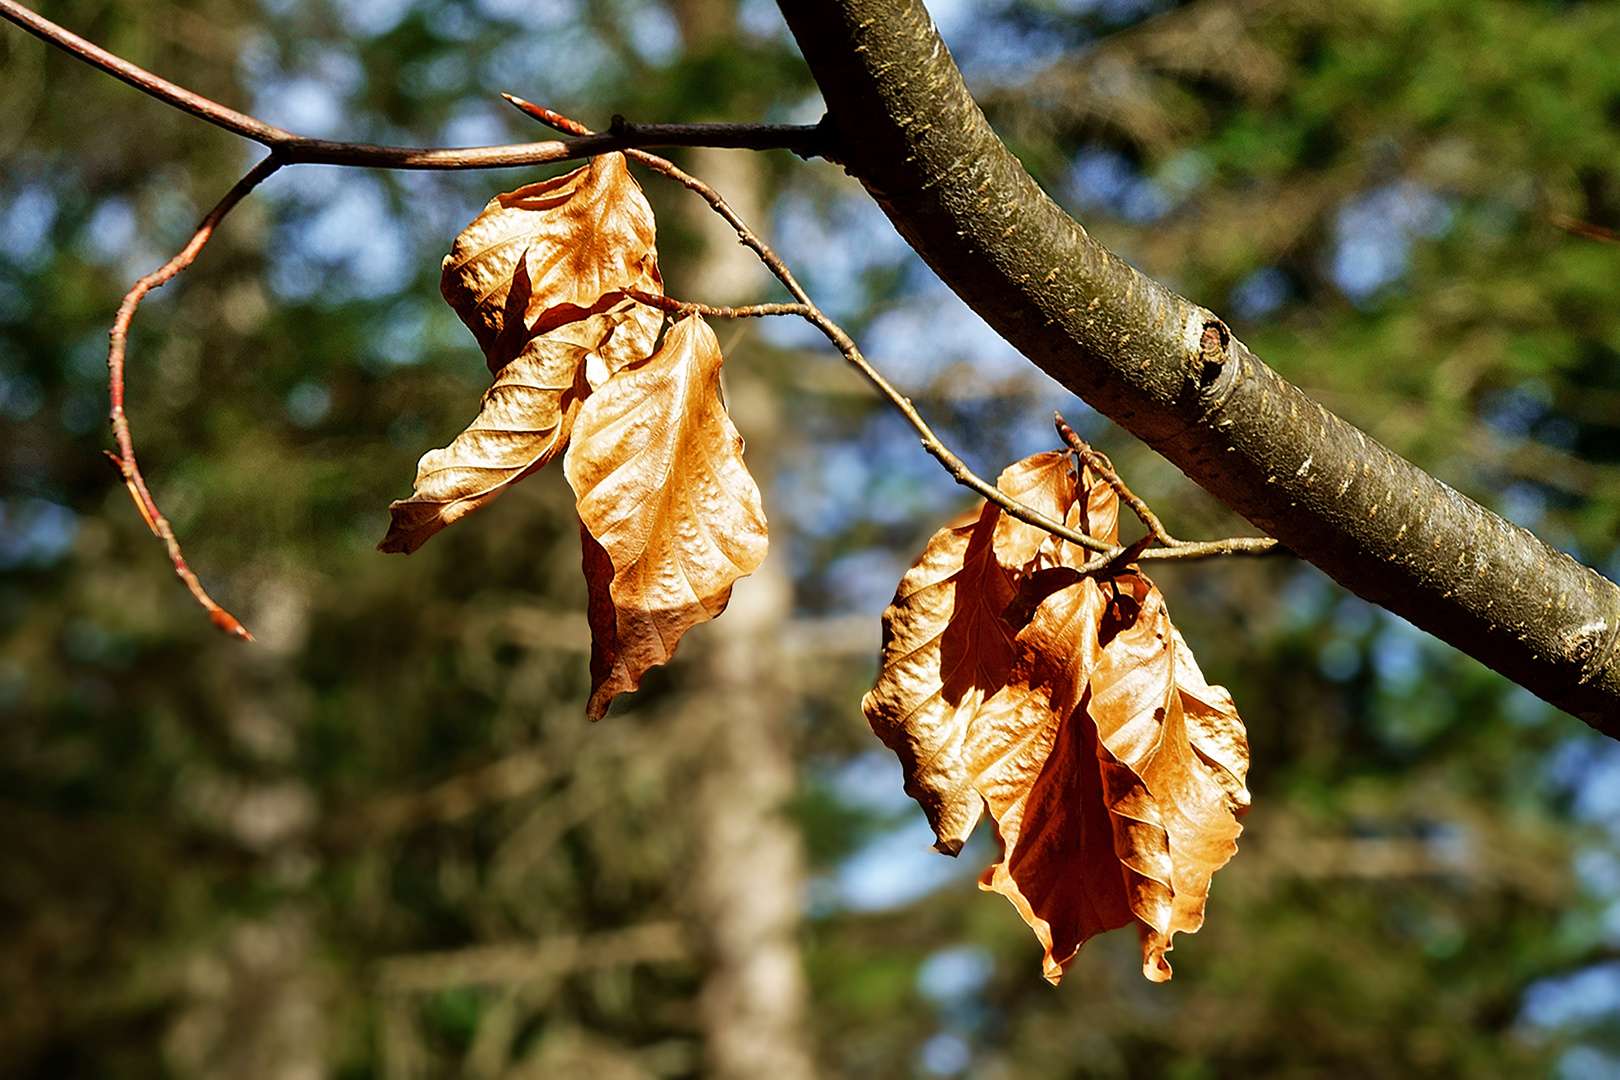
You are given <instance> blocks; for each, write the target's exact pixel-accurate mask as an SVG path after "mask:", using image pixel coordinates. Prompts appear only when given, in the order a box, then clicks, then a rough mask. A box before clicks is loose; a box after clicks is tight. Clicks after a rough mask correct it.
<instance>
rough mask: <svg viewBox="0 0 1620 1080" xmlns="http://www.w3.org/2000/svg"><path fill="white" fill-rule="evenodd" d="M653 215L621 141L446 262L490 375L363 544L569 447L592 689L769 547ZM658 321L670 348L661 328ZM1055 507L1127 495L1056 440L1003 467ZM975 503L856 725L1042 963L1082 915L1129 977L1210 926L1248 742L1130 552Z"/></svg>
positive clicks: (940, 545)
mask: <svg viewBox="0 0 1620 1080" xmlns="http://www.w3.org/2000/svg"><path fill="white" fill-rule="evenodd" d="M654 241H655V236H654V224H653V216H652V210H651V208H650V207H649V206H648V205H647V202H646V199H645V198H644V197H643V195H642V193H641V189H640V187H639V186H638V185H637V184H636V182H635V180H634V179H632V178H631V176H630V173H629V171H628V169H627V168H626V166H625V159H624V157H623V156H622V155H620V154H608V155H604V156H602V157H598V158H594V159H592V161H591V162H590V164H588V165H586V166H584V167H582V168H580V169H577V170H575V171H574V172H571V173H568V174H567V175H565V176H561V177H557V178H555V179H552V180H546V181H543V182H541V183H538V184H532V185H530V186H528V187H524V188H520V189H519V190H517V191H514V192H511V193H510V194H506V195H501V196H498V197H496V198H495V199H494V200H493V201H491V202H490V204H489V205H488V206H487V207H485V209H484V212H483V213H482V214H480V215H479V216H478V218H477V219H476V220H475V221H473V223H472V224H471V225H469V226H468V227H467V229H466V230H465V231H464V232H463V233H462V234H461V236H460V237H458V238H457V239H456V242H455V245H454V247H453V249H452V250H451V253H450V255H449V256H448V257H446V259H445V261H444V275H443V279H442V283H441V287H442V290H443V292H444V296H445V299H446V300H448V301H449V302H450V305H451V306H452V307H454V308H455V310H456V312H457V314H459V315H460V316H461V319H462V321H463V322H465V323H466V324H467V326H468V327H469V328H470V329H471V330H472V332H473V334H474V336H476V337H477V339H478V343H479V345H480V346H481V347H482V348H483V351H484V355H485V356H486V357H487V359H488V362H489V368H490V371H491V372H492V373H493V374H494V376H495V381H494V384H493V385H492V386H491V387H490V388H489V390H488V392H487V393H485V395H484V398H483V402H482V404H481V405H480V407H479V411H478V416H477V418H476V419H475V420H474V421H473V422H472V424H471V425H470V426H468V428H467V430H465V431H463V432H462V433H461V434H460V435H459V436H457V437H456V439H455V440H454V441H453V442H451V444H450V445H449V446H447V447H444V448H443V449H440V450H433V451H430V452H428V453H427V454H425V455H424V456H423V457H422V460H421V463H420V464H419V465H418V468H417V474H416V487H415V491H414V493H413V494H412V495H411V497H410V498H408V499H404V500H401V501H399V502H396V503H394V504H393V506H392V507H391V510H392V513H393V522H392V525H391V527H390V529H389V531H388V535H387V536H386V537H385V538H384V539H383V541H382V543H381V544H380V545H378V546H379V547H380V548H381V549H382V550H384V551H402V552H411V551H415V550H416V549H417V548H419V547H421V546H422V544H424V543H426V542H427V540H428V539H429V538H430V537H432V536H433V535H434V534H435V533H437V532H438V531H439V530H440V529H442V528H444V527H445V526H446V525H449V524H450V523H452V522H454V521H456V520H457V519H459V518H461V517H463V516H465V515H466V514H469V513H471V512H473V511H474V510H477V509H478V508H480V507H482V506H484V505H486V504H488V503H489V502H490V501H491V500H493V499H495V498H496V497H497V496H499V495H500V494H501V492H503V491H505V490H506V489H507V488H508V487H510V486H511V485H512V484H514V483H516V482H517V481H519V480H521V479H523V478H524V477H525V476H528V475H529V474H530V473H533V472H534V471H536V470H537V469H539V468H541V467H542V466H544V465H545V464H546V463H547V462H549V461H551V460H552V459H553V458H555V457H556V456H557V455H558V454H562V455H563V471H564V473H565V474H566V476H567V478H568V482H569V483H570V484H571V485H572V486H573V489H574V493H575V495H576V497H577V505H578V510H579V519H580V526H581V528H580V539H581V543H582V545H583V548H584V560H583V561H584V570H585V579H586V583H587V585H588V589H589V621H590V626H591V632H592V652H591V683H592V686H591V698H590V702H589V705H588V706H587V712H588V714H589V715H590V717H591V719H593V720H594V719H598V718H600V717H601V716H602V715H603V714H604V713H605V712H606V711H607V708H608V705H609V703H610V702H611V701H612V699H613V697H614V695H616V694H618V693H620V692H622V691H627V690H634V689H635V688H636V687H637V685H638V684H639V682H640V680H641V677H642V676H643V675H644V674H645V673H646V672H647V671H648V669H650V668H652V667H653V666H655V665H658V664H662V663H664V662H665V661H666V660H668V659H669V657H670V656H671V654H672V653H673V652H674V650H675V646H676V643H677V642H678V641H679V640H680V638H681V636H682V635H683V634H684V633H685V632H686V631H687V630H688V629H690V628H691V627H693V626H695V625H697V624H698V623H700V622H704V621H706V620H708V619H711V618H713V617H714V616H715V615H717V614H719V613H720V611H721V610H722V609H723V608H724V607H725V606H726V602H727V600H728V599H729V598H730V595H731V587H732V584H733V583H734V582H735V581H736V580H737V579H738V578H739V577H742V576H744V575H746V574H748V573H751V572H752V571H753V570H754V569H755V568H756V567H758V565H759V563H760V561H761V560H762V559H763V558H764V557H765V547H766V533H765V515H764V511H763V509H762V507H761V504H760V496H759V488H758V487H757V486H756V485H755V483H754V481H753V478H752V477H751V476H750V475H749V474H748V470H747V469H746V468H745V467H744V465H743V460H742V439H741V437H740V436H739V435H738V434H737V431H736V429H735V428H734V427H733V426H732V424H731V420H730V418H729V417H728V416H727V415H726V411H725V407H724V405H723V403H722V401H721V398H720V393H719V379H720V363H721V357H720V348H719V345H718V343H717V342H716V340H715V336H714V333H713V332H712V331H711V330H710V329H709V327H708V326H707V324H705V323H704V322H703V320H702V319H701V318H698V317H696V316H688V317H686V318H682V319H680V320H678V321H676V322H675V323H674V324H673V325H671V326H669V327H668V328H667V329H666V328H665V326H664V322H665V316H664V314H663V313H662V311H661V310H660V309H659V308H656V307H653V306H651V305H649V304H646V303H643V302H640V301H638V300H637V299H636V298H635V296H634V295H633V294H635V293H640V294H642V295H646V294H649V293H650V294H661V292H662V286H663V283H662V279H661V278H660V276H659V273H658V257H657V250H656V247H655V242H654ZM660 338H661V339H662V340H660ZM999 485H1000V487H1001V489H1002V490H1003V491H1005V492H1006V493H1007V494H1009V495H1011V496H1012V497H1014V498H1015V499H1017V500H1019V501H1020V502H1022V503H1024V504H1025V505H1027V506H1030V507H1033V508H1034V509H1036V510H1039V511H1041V512H1042V513H1044V514H1045V515H1046V516H1047V517H1049V518H1052V519H1054V520H1059V521H1063V522H1065V523H1066V524H1068V525H1069V526H1070V527H1071V528H1074V529H1077V530H1081V531H1084V532H1086V533H1088V534H1089V535H1091V536H1093V537H1095V538H1097V539H1098V540H1102V541H1105V542H1107V543H1110V544H1113V543H1117V533H1118V519H1119V500H1118V498H1117V496H1116V495H1115V493H1114V491H1113V490H1112V489H1111V488H1110V486H1109V485H1108V484H1107V483H1104V482H1102V481H1101V480H1100V479H1099V478H1098V477H1097V476H1096V475H1095V474H1094V473H1093V472H1092V470H1091V469H1090V468H1089V467H1082V469H1081V471H1080V472H1079V474H1077V473H1076V471H1075V467H1074V465H1073V464H1072V461H1071V459H1070V457H1069V455H1067V454H1066V453H1049V454H1039V455H1036V456H1034V457H1031V458H1029V459H1027V460H1025V461H1023V462H1020V463H1019V464H1018V465H1015V466H1013V467H1012V468H1010V469H1008V470H1007V471H1006V472H1004V473H1003V474H1002V475H1001V478H1000V480H999ZM1090 556H1091V553H1090V552H1087V551H1084V550H1081V549H1080V548H1078V547H1077V546H1075V545H1073V544H1071V543H1068V542H1066V541H1063V540H1061V539H1059V538H1057V537H1054V536H1052V535H1050V534H1049V533H1047V532H1045V531H1043V530H1041V529H1038V528H1035V527H1033V526H1030V525H1026V524H1024V523H1022V522H1020V521H1017V520H1015V519H1014V518H1012V517H1009V516H1007V515H1006V514H1004V513H1003V512H1002V511H1001V510H1000V508H998V507H996V506H993V505H990V504H988V503H987V504H986V505H985V506H984V508H983V509H982V510H980V511H979V512H978V513H977V514H974V515H972V516H970V517H967V518H964V519H963V520H961V521H959V522H958V523H956V524H954V525H952V526H950V527H948V528H946V529H943V530H941V531H940V532H939V533H937V534H936V535H935V536H934V538H933V540H932V541H931V542H930V543H929V545H928V548H927V550H926V551H925V552H924V553H923V556H922V558H921V559H920V560H919V561H918V562H917V564H916V565H915V566H914V567H912V569H911V570H910V572H909V573H907V574H906V576H905V577H904V579H903V580H902V581H901V583H900V588H899V592H898V593H897V594H896V596H895V600H894V603H893V604H892V605H891V606H890V607H889V609H888V611H887V612H886V613H885V615H884V624H883V625H884V644H883V656H882V671H881V674H880V676H879V679H878V683H877V686H876V687H875V688H874V689H873V690H872V692H871V693H870V694H868V695H867V697H866V700H865V702H864V703H863V704H864V708H865V711H866V714H867V718H868V719H869V720H870V721H871V724H872V727H873V730H875V731H876V732H877V733H878V735H879V736H880V737H882V739H883V741H884V742H885V743H887V744H888V745H889V746H890V747H891V748H892V749H893V750H894V751H895V752H896V753H897V754H898V755H899V756H900V760H901V762H902V763H903V765H904V766H905V771H906V790H907V791H908V792H909V793H910V794H911V795H912V796H913V797H914V798H915V799H917V801H918V802H919V803H921V804H922V807H923V809H924V810H925V811H926V812H927V815H928V819H929V821H930V822H931V823H932V825H933V827H934V831H935V834H936V835H937V837H938V840H939V843H938V847H939V848H940V850H942V851H945V852H948V853H950V854H953V855H954V854H956V853H957V852H958V851H960V850H961V848H962V845H963V843H964V842H965V841H966V840H967V837H968V834H969V833H970V832H971V831H972V829H973V827H974V825H975V823H976V822H977V821H978V819H979V817H980V815H981V814H982V813H983V812H984V810H985V809H988V810H989V812H990V816H991V817H992V818H993V819H994V821H995V828H996V832H997V835H998V837H999V839H1000V841H1001V844H1002V859H1001V861H1000V862H998V863H997V864H996V865H994V866H992V867H991V868H990V869H989V870H988V871H986V872H985V875H984V877H983V878H982V879H981V884H982V886H983V887H984V888H986V889H992V890H995V891H997V892H1000V893H1003V894H1004V895H1006V896H1007V897H1008V898H1009V899H1010V900H1011V901H1012V902H1013V903H1014V904H1015V905H1016V906H1017V907H1018V910H1019V911H1020V912H1021V913H1022V914H1023V916H1024V918H1025V919H1026V920H1028V922H1029V924H1030V926H1031V927H1033V928H1034V930H1035V933H1036V935H1037V936H1038V937H1039V939H1040V941H1041V943H1042V945H1044V946H1045V949H1046V958H1045V970H1046V975H1047V978H1049V979H1051V980H1052V981H1054V982H1055V981H1057V979H1058V978H1059V976H1060V975H1061V974H1062V972H1063V969H1064V967H1065V966H1066V965H1068V964H1069V963H1070V961H1072V960H1073V958H1074V956H1075V954H1076V953H1077V951H1078V950H1079V948H1080V946H1081V945H1082V944H1083V943H1084V942H1085V941H1086V939H1088V938H1090V937H1091V936H1092V935H1094V934H1098V933H1101V932H1103V931H1105V930H1110V929H1113V928H1115V927H1120V926H1127V925H1130V924H1131V923H1135V924H1137V926H1138V927H1139V928H1140V931H1141V934H1142V950H1143V971H1144V972H1145V973H1146V975H1147V976H1148V978H1150V979H1153V980H1155V981H1160V980H1163V979H1167V978H1169V976H1170V966H1169V964H1168V963H1166V961H1165V959H1164V954H1165V953H1166V952H1168V951H1169V950H1170V948H1171V939H1172V938H1173V936H1174V935H1175V934H1176V933H1178V932H1191V931H1193V930H1197V929H1198V927H1199V926H1200V925H1201V924H1202V922H1203V914H1204V900H1205V897H1206V896H1207V894H1208V892H1209V885H1210V878H1211V875H1213V874H1214V872H1215V871H1216V870H1217V869H1219V868H1220V867H1221V866H1222V865H1224V864H1225V863H1226V861H1227V860H1228V859H1229V858H1230V857H1231V856H1232V854H1233V852H1234V851H1235V850H1236V845H1235V840H1236V837H1237V835H1238V832H1239V826H1238V823H1237V818H1238V816H1239V815H1240V814H1241V813H1242V812H1243V810H1244V808H1245V807H1246V806H1247V805H1248V792H1247V791H1246V790H1245V789H1244V775H1245V772H1246V771H1247V765H1248V750H1247V746H1246V744H1245V741H1244V733H1243V726H1242V723H1241V722H1240V721H1239V719H1238V717H1237V713H1236V711H1235V710H1234V709H1233V706H1232V699H1231V697H1230V696H1229V695H1228V694H1227V693H1226V691H1225V690H1223V689H1221V688H1220V687H1216V686H1210V685H1209V684H1208V683H1206V682H1205V681H1204V678H1203V676H1202V674H1200V673H1199V670H1198V665H1197V663H1196V662H1195V661H1194V660H1193V657H1192V654H1191V652H1189V651H1188V649H1187V645H1186V642H1184V641H1183V640H1182V638H1181V635H1180V634H1179V633H1178V632H1177V631H1176V629H1175V627H1174V626H1172V625H1171V623H1170V617H1169V615H1168V614H1167V613H1166V611H1165V606H1164V599H1163V597H1162V596H1161V595H1160V594H1159V591H1158V590H1157V589H1156V588H1154V586H1153V584H1152V583H1151V582H1150V581H1148V579H1147V578H1146V577H1145V576H1143V575H1142V573H1141V572H1140V571H1139V570H1138V569H1137V568H1136V567H1135V566H1134V565H1132V566H1129V567H1125V568H1123V569H1111V570H1106V571H1104V572H1102V573H1096V572H1087V573H1082V567H1084V566H1085V564H1086V560H1087V559H1088V558H1089V557H1090Z"/></svg>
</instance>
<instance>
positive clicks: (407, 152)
mask: <svg viewBox="0 0 1620 1080" xmlns="http://www.w3.org/2000/svg"><path fill="white" fill-rule="evenodd" d="M0 17H3V18H6V19H9V20H10V21H11V22H14V23H16V24H17V25H18V26H20V27H22V28H23V29H24V30H26V31H28V32H29V33H30V34H33V35H34V36H35V37H37V38H40V39H41V40H43V41H45V42H47V43H49V44H51V45H55V46H56V47H57V48H59V49H61V50H62V51H64V52H66V53H68V54H70V55H72V56H74V57H76V58H78V59H79V60H82V61H84V62H85V63H87V64H89V65H91V66H92V67H95V68H99V69H100V70H102V71H104V72H106V73H107V74H109V75H111V76H113V77H114V78H116V79H120V80H122V81H123V82H126V83H128V84H129V85H130V86H133V87H135V88H136V89H137V90H140V91H142V92H144V93H147V94H150V95H151V96H152V97H155V98H157V99H158V100H159V101H162V102H164V103H165V104H168V105H172V106H174V107H175V108H177V109H180V110H182V111H183V112H188V113H190V114H191V115H192V116H195V117H197V118H199V119H201V120H206V121H207V122H208V123H210V124H213V125H214V126H215V127H219V128H223V129H224V130H226V131H230V132H233V133H235V134H237V135H241V136H242V137H243V138H247V139H252V140H253V141H254V142H257V143H261V144H263V145H264V146H266V147H268V148H270V149H271V150H274V151H277V152H278V153H279V155H280V157H281V161H282V163H283V164H286V165H296V164H306V165H350V166H360V167H372V168H380V169H497V168H506V167H510V166H514V165H543V164H547V163H550V162H557V161H572V160H577V159H579V158H587V157H594V156H596V155H598V154H604V153H607V152H608V151H610V150H625V149H628V148H630V147H635V146H721V147H732V148H736V149H743V150H776V149H782V150H791V151H792V152H793V153H795V154H798V155H799V156H800V157H806V158H808V157H818V156H821V157H825V156H829V154H830V152H831V151H832V139H831V138H830V136H829V134H828V132H827V130H826V129H823V128H821V127H819V126H817V125H815V124H625V123H619V124H615V126H614V128H613V130H612V131H610V132H608V133H607V134H605V135H596V136H593V137H590V138H583V139H572V140H567V141H556V140H553V141H550V142H543V143H524V144H521V145H516V146H477V147H467V148H464V149H443V150H435V149H425V148H422V147H414V146H375V145H372V144H370V143H350V142H335V141H332V140H329V139H310V138H306V137H304V136H302V135H295V134H294V133H292V132H290V131H287V130H285V129H283V128H279V127H276V126H275V125H274V124H267V123H265V122H264V121H262V120H259V119H256V118H255V117H252V116H249V115H247V114H246V113H241V112H237V111H236V110H235V109H231V108H228V107H226V106H224V105H221V104H220V103H219V102H217V101H212V100H210V99H209V98H206V97H203V96H202V95H201V94H198V93H196V92H194V91H191V90H187V89H186V88H185V87H183V86H177V85H176V84H174V83H172V82H170V81H169V80H167V79H165V78H163V77H162V76H160V75H154V74H152V73H151V72H150V71H147V70H146V69H145V68H142V67H139V66H137V65H135V64H132V63H130V62H129V61H128V60H125V59H123V58H122V57H119V56H114V55H113V54H112V53H110V52H108V51H107V50H106V49H103V48H102V47H101V46H99V45H96V44H94V43H93V42H90V41H86V40H85V39H84V38H82V37H80V36H79V35H77V34H75V33H73V32H72V31H71V30H67V29H65V28H63V27H61V26H58V25H57V24H56V23H54V22H52V21H51V20H49V19H47V18H45V17H44V16H43V15H40V14H39V13H37V12H35V11H31V10H29V9H28V8H26V7H23V6H22V5H21V4H19V3H17V0H0Z"/></svg>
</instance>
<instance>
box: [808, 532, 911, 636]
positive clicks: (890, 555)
mask: <svg viewBox="0 0 1620 1080" xmlns="http://www.w3.org/2000/svg"><path fill="white" fill-rule="evenodd" d="M909 566H910V563H909V562H908V560H906V559H905V558H902V557H901V556H899V555H897V554H896V553H895V552H893V551H891V550H889V549H887V548H875V547H874V548H867V549H865V550H863V551H857V552H854V553H852V554H849V555H844V556H841V557H839V558H837V559H834V560H833V561H832V562H830V563H829V564H828V565H827V568H826V569H825V570H824V571H823V572H822V575H821V577H822V581H821V591H822V592H823V593H824V594H825V596H826V603H827V607H828V608H829V609H830V610H832V611H835V612H840V613H843V614H849V615H866V616H870V617H871V618H874V619H875V618H877V617H878V616H880V615H882V614H883V609H884V608H885V607H887V606H888V604H889V599H890V597H892V596H893V595H894V587H895V585H896V584H897V583H898V582H899V581H900V579H901V578H902V577H903V576H904V575H905V572H906V570H907V568H908V567H909Z"/></svg>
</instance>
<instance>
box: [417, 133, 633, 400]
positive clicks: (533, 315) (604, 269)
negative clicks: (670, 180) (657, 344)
mask: <svg viewBox="0 0 1620 1080" xmlns="http://www.w3.org/2000/svg"><path fill="white" fill-rule="evenodd" d="M655 242H656V228H655V224H654V222H653V214H652V208H651V207H650V206H648V205H647V199H646V196H645V195H643V194H642V192H641V187H640V185H639V184H637V183H636V181H635V178H634V177H632V176H631V175H630V170H629V169H628V168H627V167H626V162H625V157H624V155H623V154H603V155H602V156H600V157H595V158H592V159H591V160H590V161H589V162H588V163H587V164H585V165H582V166H580V167H579V168H577V169H575V170H574V171H573V172H570V173H566V174H564V175H562V176H558V177H553V178H552V179H550V180H542V181H540V182H539V183H538V184H530V185H528V186H527V187H521V188H518V189H517V190H516V191H513V192H509V193H507V194H505V195H497V196H496V197H495V198H493V199H491V200H490V202H489V205H488V206H486V207H484V211H483V213H481V214H479V215H478V217H477V218H475V219H474V220H473V222H472V224H471V225H468V226H467V227H466V229H464V230H462V233H461V235H460V236H458V237H456V242H455V244H454V245H453V246H452V247H451V249H450V254H449V255H446V256H445V258H444V271H443V273H442V275H441V276H440V280H439V290H440V291H441V292H442V293H443V294H444V298H445V300H446V301H448V302H449V304H450V306H451V307H452V308H454V309H455V310H456V314H457V315H459V316H461V321H462V322H464V323H466V324H467V328H468V329H470V330H471V331H472V332H473V336H474V337H476V338H477V339H478V344H479V347H480V348H482V349H483V350H484V355H485V357H486V358H487V359H488V361H489V369H490V371H491V372H496V371H499V370H500V369H501V368H502V367H503V366H505V365H506V364H507V363H509V362H510V361H511V360H513V359H514V358H515V357H517V356H518V354H519V353H521V352H522V351H523V349H524V347H525V346H526V344H527V343H528V340H529V339H530V338H531V337H533V336H534V335H536V334H539V333H544V332H545V331H546V330H548V329H550V328H551V327H553V326H555V325H557V324H559V323H562V322H569V321H572V320H574V319H577V318H580V317H582V316H583V315H585V314H588V313H592V312H594V311H596V310H598V309H599V308H600V307H601V306H602V305H603V304H604V302H605V303H606V304H608V305H609V306H611V305H613V304H616V303H618V301H619V300H620V299H622V298H623V295H624V292H625V290H626V289H628V288H631V287H636V288H642V289H646V290H647V291H649V292H661V291H662V289H663V284H662V279H661V278H660V277H659V276H658V254H657V249H656V246H655ZM643 355H645V354H643Z"/></svg>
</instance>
